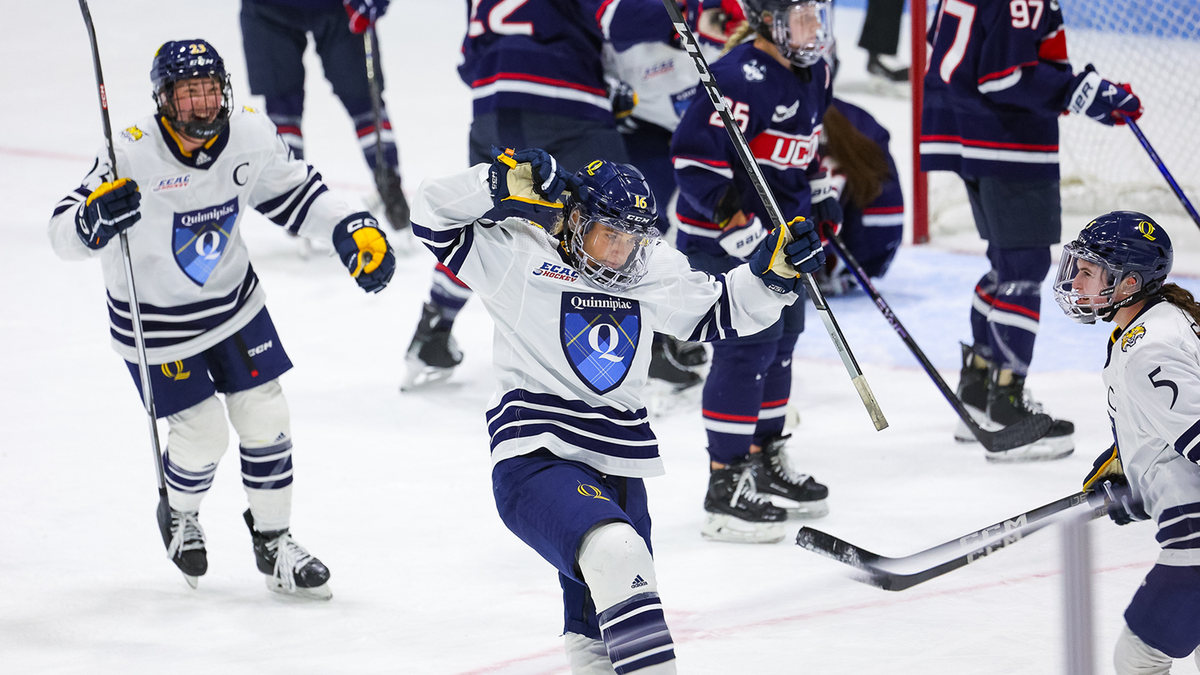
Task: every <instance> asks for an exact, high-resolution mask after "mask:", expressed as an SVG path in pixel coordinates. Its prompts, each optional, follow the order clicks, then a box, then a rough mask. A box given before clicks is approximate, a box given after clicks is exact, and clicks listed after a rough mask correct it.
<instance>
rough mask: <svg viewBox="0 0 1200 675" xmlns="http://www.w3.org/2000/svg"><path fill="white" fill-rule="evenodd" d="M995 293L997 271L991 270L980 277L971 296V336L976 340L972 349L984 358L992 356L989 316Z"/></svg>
mask: <svg viewBox="0 0 1200 675" xmlns="http://www.w3.org/2000/svg"><path fill="white" fill-rule="evenodd" d="M995 294H996V272H995V271H989V272H988V273H987V274H985V275H983V276H982V277H980V278H979V283H977V284H975V294H974V295H973V296H971V337H972V338H973V340H974V345H973V346H972V347H971V349H972V350H973V351H974V352H975V354H976V355H977V356H979V357H980V358H983V359H991V358H992V346H991V342H990V341H989V335H990V333H989V331H988V322H987V318H988V314H991V312H992V302H993V301H994V300H993V298H994V297H995Z"/></svg>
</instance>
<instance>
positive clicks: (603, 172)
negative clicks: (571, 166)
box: [563, 159, 660, 292]
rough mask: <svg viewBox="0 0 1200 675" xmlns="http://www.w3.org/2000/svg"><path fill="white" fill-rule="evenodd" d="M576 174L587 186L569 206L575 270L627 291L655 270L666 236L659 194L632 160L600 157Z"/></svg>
mask: <svg viewBox="0 0 1200 675" xmlns="http://www.w3.org/2000/svg"><path fill="white" fill-rule="evenodd" d="M575 176H576V177H577V178H579V180H580V181H581V182H582V184H583V185H582V187H581V188H580V189H579V190H578V193H579V194H578V195H575V194H574V193H573V194H572V195H571V196H570V197H568V199H567V202H566V204H565V208H564V210H563V211H564V219H565V222H564V229H565V235H564V237H563V245H564V247H565V248H566V249H567V252H568V254H569V255H570V258H571V262H572V264H573V265H574V266H575V269H576V270H577V271H578V272H579V273H580V275H582V276H583V277H584V278H585V279H587V280H588V281H589V282H591V283H592V284H593V285H594V286H596V287H597V288H599V289H601V290H605V291H612V292H620V291H623V290H625V289H626V288H629V287H630V286H633V285H634V284H636V283H638V282H639V281H641V280H642V277H644V276H646V272H647V271H649V269H650V254H651V253H652V252H653V250H654V245H655V244H656V243H657V242H658V238H659V236H660V233H659V231H658V228H657V227H656V226H655V223H656V222H657V220H658V210H657V208H656V207H655V204H654V193H652V192H651V191H650V185H649V184H648V183H647V182H646V178H645V176H643V175H642V172H641V171H638V170H637V168H635V167H633V166H631V165H629V164H617V163H614V162H609V161H606V160H602V159H598V160H596V161H594V162H591V163H590V164H588V165H587V166H585V167H583V168H582V169H580V170H579V171H578V172H576V174H575Z"/></svg>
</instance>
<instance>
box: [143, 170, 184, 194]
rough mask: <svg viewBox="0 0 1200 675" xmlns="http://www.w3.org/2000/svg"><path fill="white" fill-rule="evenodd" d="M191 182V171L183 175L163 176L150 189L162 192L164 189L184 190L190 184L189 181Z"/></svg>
mask: <svg viewBox="0 0 1200 675" xmlns="http://www.w3.org/2000/svg"><path fill="white" fill-rule="evenodd" d="M191 182H192V174H190V173H185V174H183V175H182V176H171V177H170V178H163V179H161V180H159V181H158V183H157V184H155V186H154V187H153V188H151V190H150V191H151V192H162V191H163V190H182V189H183V188H186V187H187V186H188V183H191Z"/></svg>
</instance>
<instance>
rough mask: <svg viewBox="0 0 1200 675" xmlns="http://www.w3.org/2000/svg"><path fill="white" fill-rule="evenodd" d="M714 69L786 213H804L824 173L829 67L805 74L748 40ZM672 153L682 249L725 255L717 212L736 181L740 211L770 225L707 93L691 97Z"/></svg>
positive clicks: (788, 215)
mask: <svg viewBox="0 0 1200 675" xmlns="http://www.w3.org/2000/svg"><path fill="white" fill-rule="evenodd" d="M711 70H712V74H713V76H714V77H715V78H716V80H717V84H718V85H719V86H720V88H721V93H722V94H723V95H724V96H725V99H726V104H727V105H728V106H729V110H730V113H731V115H732V116H733V118H734V120H735V121H737V122H738V125H739V126H740V127H741V129H742V134H743V135H744V136H745V137H746V140H747V141H748V142H749V144H750V151H751V153H753V155H754V157H755V159H756V160H757V162H758V166H759V168H760V169H761V170H762V173H763V177H764V178H766V181H767V185H768V186H769V187H770V188H771V191H772V193H774V195H775V199H776V201H778V202H779V208H780V210H781V211H782V212H783V217H784V219H785V220H790V219H792V218H795V217H796V216H805V217H807V216H808V215H809V212H810V210H811V207H812V197H811V191H810V187H809V179H810V178H811V177H813V176H815V175H816V174H818V173H819V172H820V159H819V157H818V152H817V148H818V146H819V145H820V137H821V131H822V125H821V119H822V118H823V117H824V116H825V109H826V108H828V107H829V103H830V101H832V100H833V93H832V89H831V83H832V79H833V78H832V74H831V73H830V71H829V67H828V65H827V64H826V63H825V61H820V62H818V63H817V64H816V65H815V66H813V67H811V68H809V69H807V73H808V75H807V76H806V75H805V73H804V71H798V72H793V71H792V70H791V69H790V68H788V67H786V66H784V65H782V64H781V63H779V62H778V61H776V60H775V59H774V58H772V57H771V56H770V55H768V54H766V53H764V52H762V51H761V50H759V49H757V48H755V47H754V45H753V43H749V42H747V43H745V44H741V45H738V46H737V47H734V48H733V49H731V50H730V51H729V53H728V54H726V55H725V56H724V57H722V58H721V60H719V61H717V62H716V63H713V64H712V68H711ZM671 156H672V159H673V161H674V163H675V181H676V183H678V185H679V195H680V198H679V201H678V205H677V207H676V215H678V217H679V222H680V225H679V233H678V235H677V239H676V245H677V247H678V248H679V250H681V251H683V252H684V253H692V252H702V253H707V254H710V255H717V256H723V255H725V251H724V249H722V248H721V246H720V244H718V243H717V237H718V236H720V234H721V232H720V226H719V225H717V224H716V223H715V222H714V218H713V212H714V211H715V210H716V208H717V204H718V203H719V202H720V201H721V198H722V197H723V196H724V194H725V191H726V189H727V188H728V186H729V183H730V182H731V181H732V182H733V188H734V190H735V191H736V194H738V195H739V196H740V197H741V200H742V210H743V211H745V212H746V214H747V215H750V214H755V215H757V216H758V217H759V218H760V219H761V220H762V221H763V225H764V226H766V227H768V228H770V222H769V221H770V219H769V216H768V214H767V211H766V209H765V208H764V207H763V204H762V201H761V200H760V199H759V197H758V193H757V192H756V191H755V189H754V185H753V184H752V183H751V182H750V176H749V174H747V173H746V170H745V169H744V168H743V167H742V166H741V160H739V159H738V155H737V151H736V150H735V148H734V145H733V141H732V140H731V139H730V138H729V134H728V132H726V131H725V127H724V125H723V124H722V123H721V118H720V116H718V115H717V113H716V110H715V109H714V108H713V104H712V101H710V100H709V99H708V97H707V96H706V95H704V93H703V92H701V93H699V94H697V95H696V96H695V97H693V99H692V103H691V104H690V105H689V106H688V109H687V112H685V113H684V115H683V118H682V119H681V120H680V122H679V128H678V129H677V130H676V132H675V136H674V139H673V140H672V142H671Z"/></svg>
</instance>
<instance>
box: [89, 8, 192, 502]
mask: <svg viewBox="0 0 1200 675" xmlns="http://www.w3.org/2000/svg"><path fill="white" fill-rule="evenodd" d="M79 11H81V12H83V22H84V23H85V24H86V25H87V32H88V39H89V40H91V43H92V64H93V65H94V66H95V68H96V91H97V93H98V94H99V95H100V119H101V120H102V121H103V122H104V143H105V144H106V145H107V146H108V162H109V165H110V166H111V167H112V177H113V180H116V179H117V152H116V150H115V149H114V148H113V139H112V123H111V122H110V121H109V119H108V95H107V93H106V92H105V90H104V73H103V71H101V69H100V47H98V46H97V44H96V28H95V26H93V25H92V13H91V11H89V10H88V4H87V0H79ZM117 236H118V237H119V238H120V241H121V260H122V261H123V262H124V263H125V285H126V287H128V289H129V316H130V319H131V320H132V322H133V344H134V347H135V348H136V349H137V359H138V376H139V377H140V378H141V380H142V404H143V405H144V406H145V408H146V419H147V421H148V422H149V426H150V445H151V448H152V449H153V450H154V470H155V476H156V477H157V478H158V513H157V515H158V519H159V522H160V523H161V522H162V520H163V518H164V517H165V518H166V520H167V521H168V522H170V520H171V506H170V504H169V503H168V501H167V477H166V475H165V473H164V472H163V457H162V447H161V446H160V445H159V442H158V424H157V423H156V422H155V420H156V419H157V415H155V413H154V391H153V387H152V386H151V384H150V365H149V363H150V362H149V361H148V360H147V357H146V337H145V334H144V333H143V332H142V310H141V307H139V306H138V299H137V288H136V287H135V286H134V283H133V259H132V258H131V257H130V255H129V237H128V236H126V234H125V230H121V232H120V233H119V234H118V235H117Z"/></svg>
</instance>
